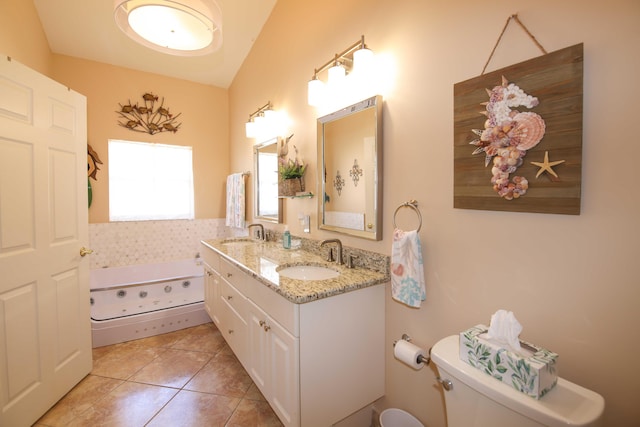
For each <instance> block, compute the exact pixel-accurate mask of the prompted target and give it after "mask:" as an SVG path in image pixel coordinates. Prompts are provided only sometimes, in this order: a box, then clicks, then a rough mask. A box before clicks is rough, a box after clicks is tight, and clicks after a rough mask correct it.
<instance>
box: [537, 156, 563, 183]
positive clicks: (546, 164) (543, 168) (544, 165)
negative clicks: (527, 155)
mask: <svg viewBox="0 0 640 427" xmlns="http://www.w3.org/2000/svg"><path fill="white" fill-rule="evenodd" d="M564 162H565V161H564V160H557V161H555V162H550V161H549V152H548V151H545V152H544V161H543V162H531V164H532V165H536V166H538V167H539V168H540V170H538V173H537V174H536V178H537V177H539V176H540V175H542V172H549V173H550V174H551V175H553V176H555V177H556V178H558V174H557V173H555V172H554V171H553V169H551V168H552V167H553V166H557V165H559V164H560V163H564Z"/></svg>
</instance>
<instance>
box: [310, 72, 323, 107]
mask: <svg viewBox="0 0 640 427" xmlns="http://www.w3.org/2000/svg"><path fill="white" fill-rule="evenodd" d="M323 95H324V83H322V80H318V79H317V78H314V79H312V80H309V83H307V103H308V104H309V105H311V106H312V107H317V106H318V105H320V103H321V102H322V98H323Z"/></svg>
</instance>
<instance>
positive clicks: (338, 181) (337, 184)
mask: <svg viewBox="0 0 640 427" xmlns="http://www.w3.org/2000/svg"><path fill="white" fill-rule="evenodd" d="M333 187H334V188H335V189H336V191H337V192H338V196H339V195H340V194H341V193H342V188H343V187H344V178H342V175H340V171H336V178H335V179H334V180H333Z"/></svg>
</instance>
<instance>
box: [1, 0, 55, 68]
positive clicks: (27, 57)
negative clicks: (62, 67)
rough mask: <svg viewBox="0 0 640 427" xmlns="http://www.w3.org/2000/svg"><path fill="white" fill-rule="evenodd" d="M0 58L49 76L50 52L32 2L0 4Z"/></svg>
mask: <svg viewBox="0 0 640 427" xmlns="http://www.w3.org/2000/svg"><path fill="white" fill-rule="evenodd" d="M0 54H4V55H7V56H10V57H12V58H14V59H16V60H17V61H19V62H21V63H22V64H25V65H27V66H29V67H30V68H33V69H34V70H36V71H38V72H40V73H42V74H44V75H47V76H48V75H50V72H51V50H50V49H49V44H48V42H47V37H46V36H45V34H44V30H43V29H42V24H40V19H39V18H38V14H37V13H36V8H35V6H34V5H33V2H32V1H24V0H2V1H0ZM3 60H4V58H3Z"/></svg>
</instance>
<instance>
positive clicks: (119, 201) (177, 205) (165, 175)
mask: <svg viewBox="0 0 640 427" xmlns="http://www.w3.org/2000/svg"><path fill="white" fill-rule="evenodd" d="M193 206H194V204H193V161H192V149H191V147H185V146H178V145H164V144H151V143H146V142H133V141H122V140H109V219H110V220H111V221H140V220H161V219H193V218H194V209H193Z"/></svg>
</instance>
